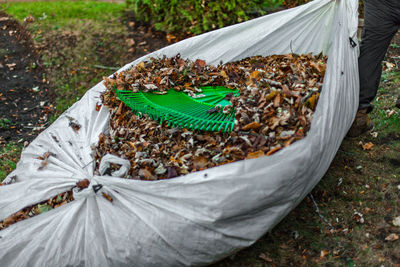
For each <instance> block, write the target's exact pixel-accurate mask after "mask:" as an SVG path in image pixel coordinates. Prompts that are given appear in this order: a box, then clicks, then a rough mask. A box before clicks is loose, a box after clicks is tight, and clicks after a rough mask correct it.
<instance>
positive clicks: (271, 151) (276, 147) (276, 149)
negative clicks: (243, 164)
mask: <svg viewBox="0 0 400 267" xmlns="http://www.w3.org/2000/svg"><path fill="white" fill-rule="evenodd" d="M281 149H282V147H281V146H280V145H278V146H275V147H274V148H272V149H271V150H270V151H268V153H267V156H271V155H272V154H274V153H276V152H278V151H279V150H281Z"/></svg>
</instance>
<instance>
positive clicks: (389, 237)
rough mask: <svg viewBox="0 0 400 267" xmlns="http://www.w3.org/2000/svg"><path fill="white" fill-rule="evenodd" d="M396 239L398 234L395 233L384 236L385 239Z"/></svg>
mask: <svg viewBox="0 0 400 267" xmlns="http://www.w3.org/2000/svg"><path fill="white" fill-rule="evenodd" d="M398 239H399V236H398V235H397V234H395V233H392V234H390V235H388V236H387V237H386V238H385V240H386V241H396V240H398Z"/></svg>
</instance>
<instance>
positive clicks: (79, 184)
mask: <svg viewBox="0 0 400 267" xmlns="http://www.w3.org/2000/svg"><path fill="white" fill-rule="evenodd" d="M89 185H90V181H89V180H88V179H84V180H81V181H79V182H77V183H76V186H77V187H78V188H80V189H84V188H88V187H89Z"/></svg>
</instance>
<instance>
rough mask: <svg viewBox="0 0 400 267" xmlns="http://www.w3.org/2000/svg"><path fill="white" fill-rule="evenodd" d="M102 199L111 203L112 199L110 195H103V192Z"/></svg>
mask: <svg viewBox="0 0 400 267" xmlns="http://www.w3.org/2000/svg"><path fill="white" fill-rule="evenodd" d="M103 197H105V198H106V199H107V200H108V201H110V202H111V203H112V202H113V198H112V197H111V196H110V195H108V194H106V193H104V192H103Z"/></svg>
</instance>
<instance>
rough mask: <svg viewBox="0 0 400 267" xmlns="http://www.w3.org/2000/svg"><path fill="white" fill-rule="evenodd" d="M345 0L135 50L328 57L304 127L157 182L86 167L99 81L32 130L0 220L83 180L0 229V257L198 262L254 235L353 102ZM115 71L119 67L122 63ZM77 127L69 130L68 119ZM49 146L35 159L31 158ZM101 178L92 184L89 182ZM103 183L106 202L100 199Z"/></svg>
mask: <svg viewBox="0 0 400 267" xmlns="http://www.w3.org/2000/svg"><path fill="white" fill-rule="evenodd" d="M357 6H358V3H357V1H356V0H337V1H332V0H315V1H313V2H311V3H308V4H306V5H303V6H300V7H297V8H293V9H290V10H285V11H282V12H279V13H275V14H272V15H268V16H264V17H260V18H257V19H254V20H251V21H247V22H244V23H241V24H237V25H233V26H230V27H226V28H223V29H219V30H216V31H213V32H209V33H206V34H203V35H200V36H196V37H193V38H190V39H187V40H183V41H181V42H179V43H176V44H174V45H171V46H168V47H166V48H164V49H161V50H158V51H156V52H154V53H152V54H149V55H147V56H145V57H142V58H140V59H138V60H136V61H134V62H132V63H130V64H128V65H126V66H125V67H123V68H122V69H121V70H123V69H127V68H129V67H130V66H132V65H135V64H137V63H139V62H140V61H143V60H146V59H147V58H148V57H156V56H162V55H167V56H174V55H176V54H177V53H180V54H181V56H182V57H184V58H190V59H193V60H194V59H197V58H201V59H204V60H206V61H207V63H209V64H218V63H219V62H220V61H223V62H229V61H233V60H239V59H242V58H245V57H249V56H255V55H264V56H266V55H271V54H285V53H291V52H294V53H298V54H301V53H310V52H312V53H320V52H324V53H325V54H327V55H328V57H329V59H328V66H327V71H326V75H325V80H324V85H323V90H322V94H321V96H320V100H319V103H318V106H317V109H316V112H315V115H314V119H313V121H312V127H311V130H310V131H309V133H308V135H307V137H306V138H304V139H303V140H300V141H298V142H296V143H294V144H292V145H290V146H289V147H287V148H285V149H283V150H281V151H279V152H278V153H276V154H274V155H272V156H269V157H263V158H258V159H252V160H244V161H239V162H234V163H231V164H228V165H224V166H220V167H215V168H212V169H208V170H204V171H200V172H196V173H191V174H188V175H185V176H182V177H178V178H174V179H170V180H163V181H151V182H149V181H139V180H128V179H121V178H117V177H112V176H94V175H93V170H94V164H93V158H92V150H91V146H92V145H95V144H96V143H97V142H98V136H99V134H100V133H101V132H107V131H108V122H109V113H108V110H107V108H105V107H102V108H101V110H100V111H96V108H95V106H96V103H97V102H98V101H99V95H100V93H101V92H102V91H104V90H105V87H104V86H103V84H102V83H99V84H97V85H96V86H95V87H93V88H92V89H90V90H89V91H88V92H87V93H86V94H85V95H84V96H83V97H82V99H81V100H80V101H78V102H77V103H76V104H74V105H73V106H72V107H71V108H70V109H68V110H67V111H66V112H65V113H64V114H63V115H61V116H60V117H59V118H58V119H57V120H56V121H55V122H54V123H53V124H52V125H51V126H50V127H48V128H47V129H46V130H45V131H44V132H42V133H41V134H40V135H39V136H38V137H37V138H36V139H35V140H34V141H33V142H32V143H31V144H30V145H29V146H28V147H27V148H26V149H25V150H24V151H23V153H22V157H21V160H20V161H19V163H18V165H17V168H16V170H15V171H14V172H12V173H11V174H10V175H9V176H8V177H7V179H6V182H7V181H10V180H11V179H12V178H14V179H15V182H14V183H11V184H9V185H6V186H2V187H0V220H2V219H4V218H6V217H8V216H9V215H11V214H12V213H14V212H17V211H18V210H20V209H22V208H24V207H26V206H28V205H32V204H34V203H38V202H41V201H43V200H46V199H48V198H50V197H52V196H55V195H57V194H59V193H61V192H64V191H67V190H70V189H71V188H72V187H73V186H74V185H75V183H76V182H77V181H79V180H82V179H89V180H90V181H91V185H90V187H89V188H88V189H85V190H83V191H81V192H79V193H76V194H75V195H74V196H75V199H76V200H75V201H73V202H71V203H69V204H66V205H63V206H61V207H59V208H56V209H53V210H51V211H48V212H46V213H43V214H41V215H38V216H36V217H33V218H30V219H27V220H24V221H21V222H18V223H16V224H13V225H12V226H10V227H9V228H6V229H4V230H3V231H0V266H14V267H17V266H187V265H195V266H197V265H206V264H208V263H211V262H215V261H217V260H219V259H221V258H223V257H225V256H227V255H229V254H232V253H234V252H235V251H237V250H239V249H242V248H244V247H247V246H249V245H251V244H253V243H254V242H255V241H256V240H257V239H258V238H260V237H261V236H262V235H263V234H265V233H266V232H267V231H269V230H271V229H272V228H273V227H274V226H275V225H276V224H277V223H278V222H279V221H280V220H281V219H282V218H283V217H284V216H286V215H287V214H288V213H289V211H290V210H291V209H293V208H294V207H295V206H296V205H297V204H298V203H299V202H300V201H301V200H302V199H303V198H304V197H305V196H306V195H307V194H308V193H309V192H310V191H311V189H312V188H313V187H314V186H315V185H316V184H317V183H318V182H319V180H320V179H321V177H322V176H323V175H324V174H325V172H326V170H327V169H328V167H329V165H330V163H331V161H332V159H333V158H334V156H335V154H336V152H337V150H338V148H339V146H340V144H341V142H342V139H343V137H344V136H345V134H346V132H347V130H348V128H349V127H350V125H351V123H352V120H353V118H354V115H355V112H356V109H357V104H358V90H359V86H358V67H357V54H358V49H357V48H354V47H352V46H351V44H350V41H349V38H353V40H355V41H357V40H356V39H357V38H356V31H357V16H358V13H357ZM121 70H120V71H121ZM72 119H73V120H74V121H75V122H77V123H79V124H80V125H81V126H82V127H81V129H80V130H79V131H77V132H76V131H74V130H73V129H72V128H71V127H70V126H69V124H70V121H71V120H72ZM46 152H51V153H54V154H55V156H50V157H49V159H48V162H47V166H45V167H44V168H43V169H42V170H38V168H39V167H40V166H41V160H39V159H38V157H39V156H42V155H43V154H44V153H46ZM96 184H101V185H103V187H102V189H101V190H100V191H99V192H97V194H96V193H95V192H94V190H93V188H92V186H94V185H96ZM101 192H106V193H107V194H109V195H110V196H112V198H113V199H114V201H113V202H112V203H111V202H109V201H108V200H106V199H105V198H104V197H103V196H102V194H101Z"/></svg>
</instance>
